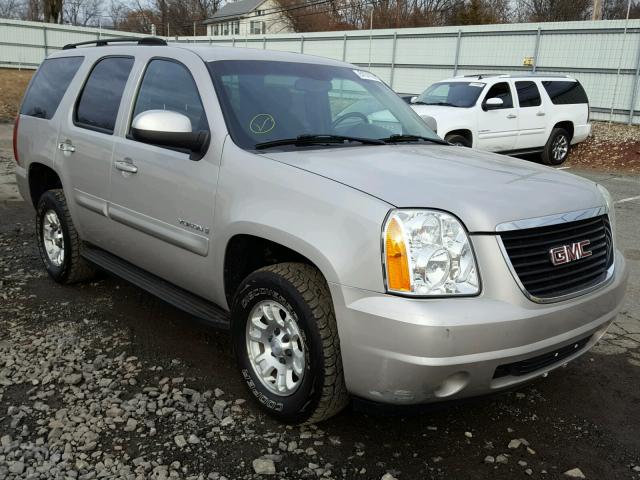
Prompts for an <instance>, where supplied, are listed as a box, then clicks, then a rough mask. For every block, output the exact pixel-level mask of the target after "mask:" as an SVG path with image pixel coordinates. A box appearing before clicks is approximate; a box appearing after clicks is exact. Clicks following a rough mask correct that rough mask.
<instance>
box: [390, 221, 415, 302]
mask: <svg viewBox="0 0 640 480" xmlns="http://www.w3.org/2000/svg"><path fill="white" fill-rule="evenodd" d="M384 241H385V251H386V256H387V258H386V260H387V282H388V287H389V289H390V290H394V291H396V292H409V291H411V278H410V277H409V257H408V256H407V247H406V245H405V241H404V234H403V233H402V227H401V226H400V223H399V222H398V220H397V219H395V218H392V219H391V221H389V224H388V225H387V232H386V235H385V240H384Z"/></svg>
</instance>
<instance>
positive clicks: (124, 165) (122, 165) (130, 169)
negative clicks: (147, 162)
mask: <svg viewBox="0 0 640 480" xmlns="http://www.w3.org/2000/svg"><path fill="white" fill-rule="evenodd" d="M115 166H116V168H117V169H118V170H120V171H122V172H127V173H138V167H136V166H135V165H134V164H133V163H131V162H126V161H124V160H116V162H115Z"/></svg>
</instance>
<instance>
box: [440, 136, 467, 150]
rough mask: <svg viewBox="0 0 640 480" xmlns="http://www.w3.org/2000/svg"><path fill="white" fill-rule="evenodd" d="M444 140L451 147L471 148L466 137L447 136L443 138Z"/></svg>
mask: <svg viewBox="0 0 640 480" xmlns="http://www.w3.org/2000/svg"><path fill="white" fill-rule="evenodd" d="M444 139H445V140H446V141H447V142H449V143H450V144H451V145H455V146H457V147H468V148H471V142H470V141H469V139H468V138H467V137H463V136H462V135H456V134H453V135H447V136H445V137H444Z"/></svg>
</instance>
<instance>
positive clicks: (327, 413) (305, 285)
mask: <svg viewBox="0 0 640 480" xmlns="http://www.w3.org/2000/svg"><path fill="white" fill-rule="evenodd" d="M258 271H265V272H271V273H273V274H276V275H278V276H280V277H282V278H283V279H284V280H286V281H288V282H289V283H291V285H293V286H294V287H295V288H296V290H297V291H298V292H299V293H300V295H301V296H302V297H303V298H304V301H305V302H306V303H307V305H308V306H309V308H310V309H311V311H312V313H313V317H314V320H315V322H316V324H317V326H318V331H319V333H320V338H321V339H322V347H323V348H322V352H323V356H324V365H323V369H324V382H323V388H322V394H321V396H320V401H319V402H318V404H317V406H316V408H315V410H314V411H313V412H312V413H311V415H310V416H309V418H308V419H307V420H306V422H305V423H318V422H321V421H323V420H326V419H328V418H330V417H332V416H333V415H336V414H337V413H338V412H340V411H341V410H342V409H344V408H345V407H346V406H347V404H348V403H349V394H348V392H347V387H346V385H345V382H344V374H343V369H342V358H341V354H340V339H339V337H338V326H337V323H336V317H335V313H334V310H333V303H332V301H331V294H330V292H329V286H328V285H327V282H326V280H325V279H324V277H323V276H322V273H320V271H319V270H318V269H317V268H315V267H313V266H311V265H307V264H304V263H294V262H289V263H278V264H275V265H269V266H267V267H263V268H261V269H260V270H258Z"/></svg>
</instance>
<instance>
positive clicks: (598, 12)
mask: <svg viewBox="0 0 640 480" xmlns="http://www.w3.org/2000/svg"><path fill="white" fill-rule="evenodd" d="M591 20H602V0H593V11H592V12H591Z"/></svg>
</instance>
